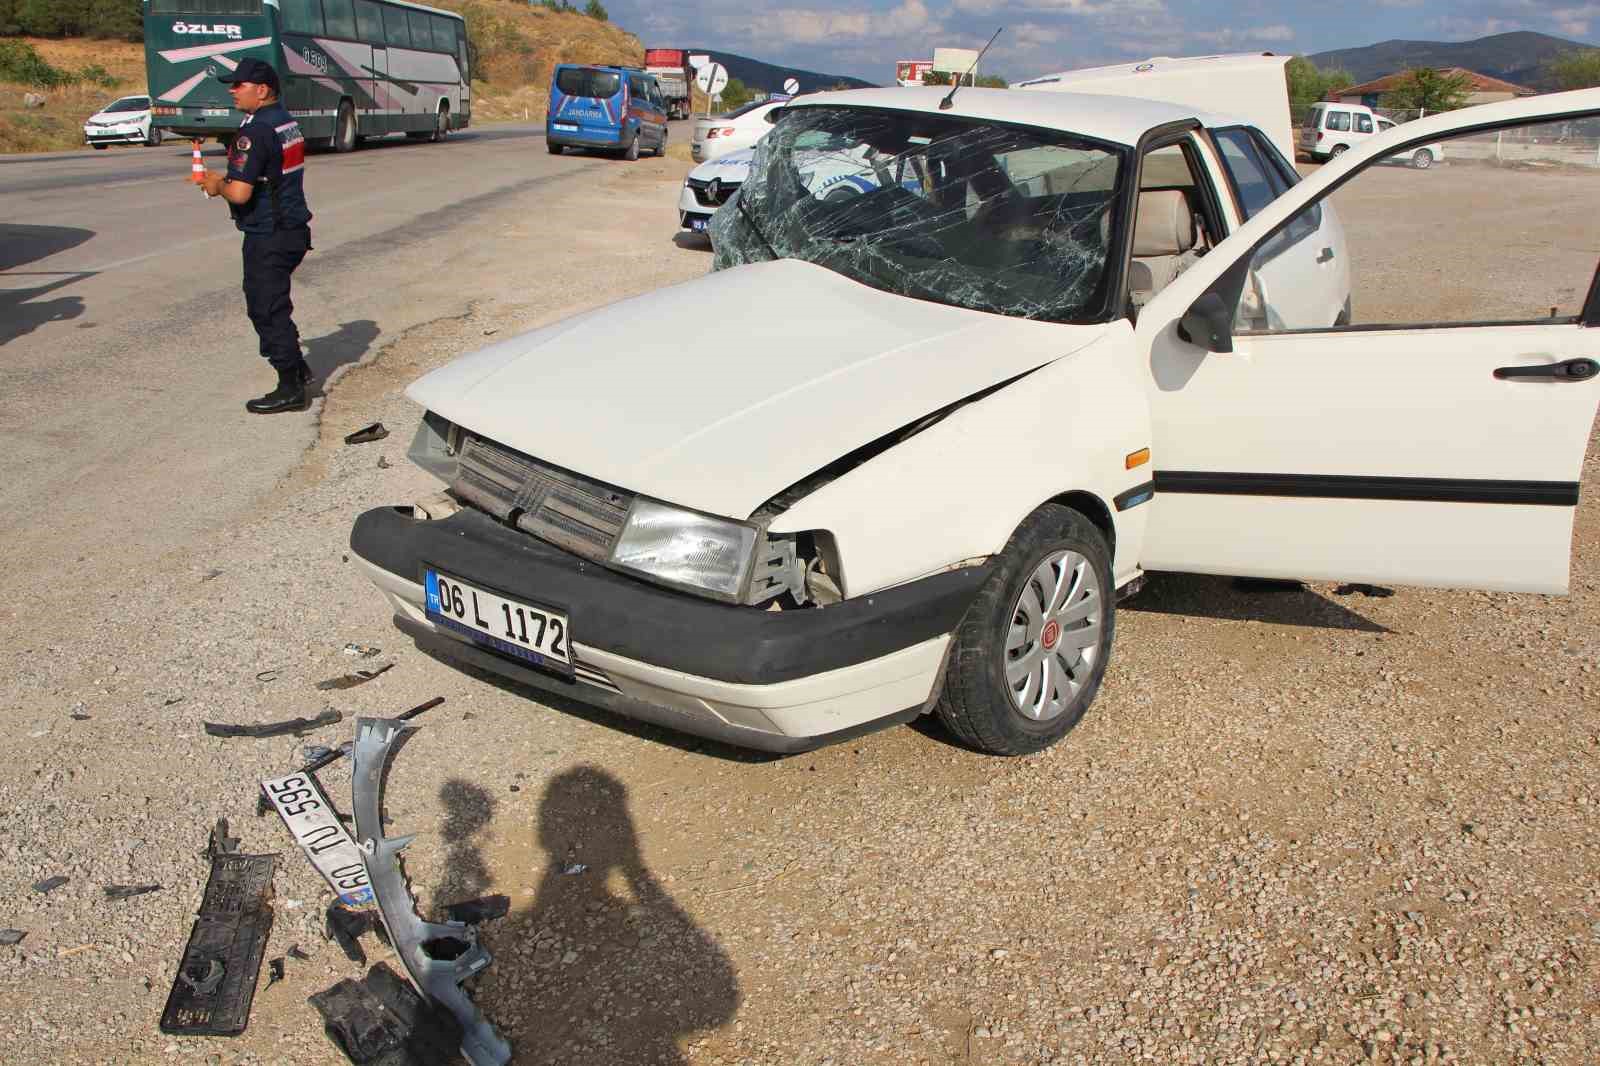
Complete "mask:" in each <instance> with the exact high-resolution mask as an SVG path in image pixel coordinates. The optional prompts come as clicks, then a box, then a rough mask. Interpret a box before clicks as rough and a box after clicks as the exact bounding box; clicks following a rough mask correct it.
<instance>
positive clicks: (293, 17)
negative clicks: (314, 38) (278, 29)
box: [278, 0, 322, 33]
mask: <svg viewBox="0 0 1600 1066" xmlns="http://www.w3.org/2000/svg"><path fill="white" fill-rule="evenodd" d="M278 11H279V13H280V14H281V15H282V16H283V28H284V30H285V31H286V32H288V33H321V32H322V0H278Z"/></svg>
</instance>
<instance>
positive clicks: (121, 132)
mask: <svg viewBox="0 0 1600 1066" xmlns="http://www.w3.org/2000/svg"><path fill="white" fill-rule="evenodd" d="M83 140H84V143H85V144H89V145H92V146H94V147H95V148H105V147H106V146H107V145H112V144H142V145H145V146H147V147H150V148H154V147H155V146H156V145H158V144H160V143H161V129H160V128H159V127H154V126H151V124H150V98H149V97H148V96H124V97H122V98H121V99H120V100H115V101H113V102H111V103H109V104H107V105H106V106H105V107H102V108H101V109H100V110H99V111H96V112H95V113H94V114H92V115H90V116H89V117H88V118H87V119H85V120H84V123H83Z"/></svg>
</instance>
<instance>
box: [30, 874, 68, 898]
mask: <svg viewBox="0 0 1600 1066" xmlns="http://www.w3.org/2000/svg"><path fill="white" fill-rule="evenodd" d="M66 883H67V879H66V878H65V877H62V876H61V875H60V874H57V875H56V876H55V877H47V878H45V879H44V880H43V881H35V882H34V883H33V890H34V891H35V892H37V893H39V895H41V896H48V895H49V894H50V893H52V892H54V891H55V890H56V889H58V888H60V887H61V886H62V885H64V884H66Z"/></svg>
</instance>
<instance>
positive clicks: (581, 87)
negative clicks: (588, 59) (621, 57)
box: [556, 67, 622, 99]
mask: <svg viewBox="0 0 1600 1066" xmlns="http://www.w3.org/2000/svg"><path fill="white" fill-rule="evenodd" d="M556 88H557V89H560V90H561V91H562V92H563V93H565V94H566V95H568V96H591V97H597V98H599V99H606V98H609V97H612V96H615V95H617V92H618V90H620V89H621V88H622V75H620V74H618V73H617V72H616V71H614V70H595V69H594V68H593V67H567V68H566V69H565V70H563V71H561V72H560V73H559V74H557V75H556Z"/></svg>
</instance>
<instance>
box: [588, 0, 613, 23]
mask: <svg viewBox="0 0 1600 1066" xmlns="http://www.w3.org/2000/svg"><path fill="white" fill-rule="evenodd" d="M583 13H584V14H585V15H588V16H589V17H590V18H592V19H598V20H599V21H601V22H609V21H611V16H610V15H608V14H607V13H606V9H605V5H604V4H602V3H600V0H589V3H588V6H586V7H585V8H584V9H583Z"/></svg>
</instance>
